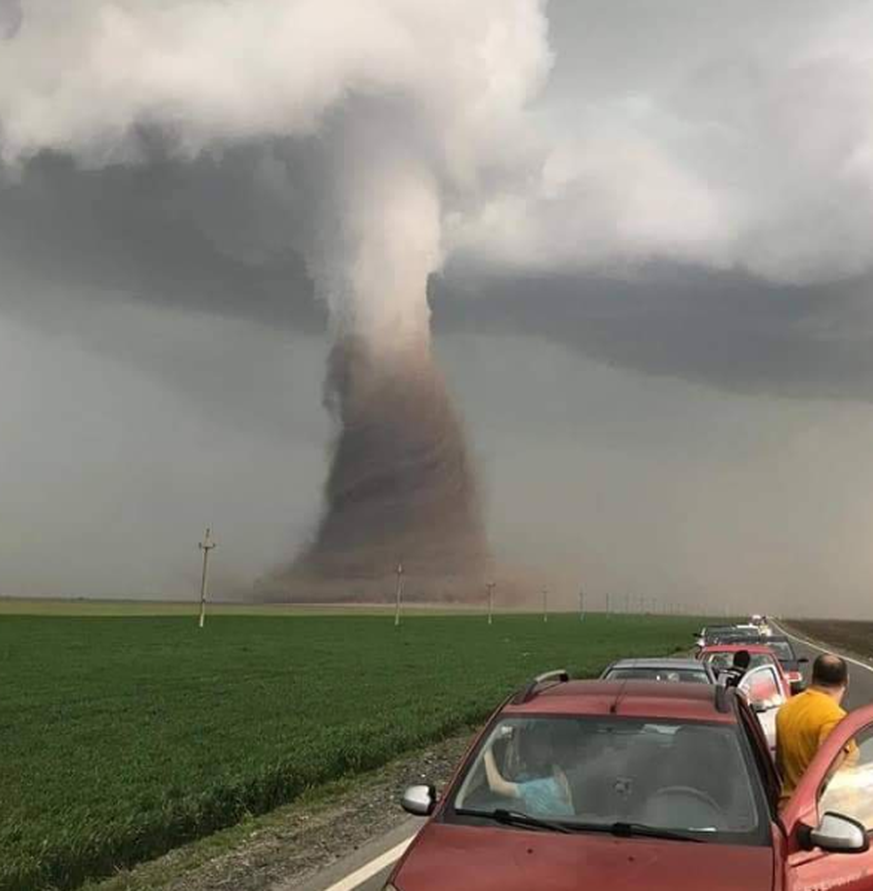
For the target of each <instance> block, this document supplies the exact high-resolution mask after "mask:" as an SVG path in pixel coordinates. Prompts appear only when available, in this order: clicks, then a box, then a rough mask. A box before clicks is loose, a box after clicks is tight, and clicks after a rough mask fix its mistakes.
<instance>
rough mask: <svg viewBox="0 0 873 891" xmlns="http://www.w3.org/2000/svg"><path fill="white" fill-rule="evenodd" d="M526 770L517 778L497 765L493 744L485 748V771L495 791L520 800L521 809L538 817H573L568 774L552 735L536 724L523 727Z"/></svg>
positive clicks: (521, 741) (522, 747) (521, 731)
mask: <svg viewBox="0 0 873 891" xmlns="http://www.w3.org/2000/svg"><path fill="white" fill-rule="evenodd" d="M520 743H521V752H522V760H523V763H524V770H523V771H522V773H520V774H519V777H518V779H516V780H515V781H511V780H507V779H506V778H505V777H504V776H503V775H502V774H501V773H500V770H499V768H498V767H497V761H496V759H495V758H494V751H493V744H494V741H493V740H492V742H491V744H490V745H489V746H488V749H487V750H486V751H485V754H484V760H485V773H486V775H487V778H488V786H489V788H490V789H491V791H492V792H495V793H496V794H497V795H502V796H504V797H505V798H514V799H516V800H517V801H519V802H521V805H520V810H523V811H524V812H525V813H527V814H530V815H531V816H537V817H570V816H572V815H573V814H574V813H575V811H574V809H573V802H572V798H571V794H570V784H569V782H568V781H567V775H566V774H565V773H564V771H563V769H562V768H561V766H560V765H559V764H558V763H557V761H556V760H555V753H554V750H553V747H552V745H551V741H550V739H549V737H548V736H547V735H545V734H543V733H541V732H538V731H537V729H535V728H533V727H526V728H520Z"/></svg>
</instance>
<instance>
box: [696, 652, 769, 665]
mask: <svg viewBox="0 0 873 891" xmlns="http://www.w3.org/2000/svg"><path fill="white" fill-rule="evenodd" d="M735 655H736V652H734V651H728V652H721V653H707V654H706V655H705V656H704V659H705V660H706V661H707V662H708V663H709V664H710V665H711V666H712V667H713V668H718V669H722V668H731V667H732V666H733V664H734V656H735ZM775 661H776V657H775V656H771V655H770V653H749V668H757V667H758V666H759V665H772V664H773V663H774V662H775Z"/></svg>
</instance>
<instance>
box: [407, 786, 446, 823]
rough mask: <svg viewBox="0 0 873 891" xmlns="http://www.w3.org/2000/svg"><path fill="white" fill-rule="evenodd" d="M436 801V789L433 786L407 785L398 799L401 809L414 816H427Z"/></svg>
mask: <svg viewBox="0 0 873 891" xmlns="http://www.w3.org/2000/svg"><path fill="white" fill-rule="evenodd" d="M436 802H437V796H436V789H435V788H434V787H433V786H407V788H406V791H405V792H404V793H403V797H402V798H401V799H400V805H401V807H402V808H403V810H405V811H406V812H407V813H408V814H414V815H415V816H416V817H429V816H430V815H431V814H432V813H433V809H434V808H435V807H436Z"/></svg>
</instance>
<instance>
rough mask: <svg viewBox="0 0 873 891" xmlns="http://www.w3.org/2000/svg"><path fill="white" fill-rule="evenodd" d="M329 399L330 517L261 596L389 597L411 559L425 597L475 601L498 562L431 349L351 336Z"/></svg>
mask: <svg viewBox="0 0 873 891" xmlns="http://www.w3.org/2000/svg"><path fill="white" fill-rule="evenodd" d="M325 400H326V404H327V405H328V407H329V410H330V412H331V415H332V417H333V418H334V419H335V422H336V424H337V433H336V439H335V441H334V444H333V449H332V456H331V463H330V471H329V474H328V478H327V481H326V483H325V487H324V501H325V512H324V515H323V517H322V519H321V521H320V523H319V524H318V528H317V531H316V533H315V536H314V539H313V540H312V542H311V543H310V544H308V546H307V547H306V548H305V550H304V551H303V553H302V554H301V555H300V557H299V558H298V559H297V560H296V561H295V562H294V563H293V565H292V566H290V567H289V568H288V569H287V570H286V571H284V572H281V573H278V574H277V575H276V576H275V577H273V578H272V579H270V580H268V581H265V582H264V583H262V584H261V585H260V586H259V593H260V594H261V595H262V596H265V597H268V598H269V599H281V598H282V597H283V595H286V594H287V593H291V594H293V595H294V596H295V599H319V598H322V599H329V600H335V599H338V598H342V599H362V600H368V599H373V598H378V597H384V596H386V594H388V593H390V587H386V585H385V579H386V576H390V575H391V574H393V571H394V568H395V567H396V566H398V565H402V566H403V571H404V573H406V574H408V575H410V576H412V577H413V578H414V579H415V588H414V591H415V596H417V597H422V596H426V597H427V599H433V598H434V597H439V598H445V599H456V598H459V597H463V596H465V595H466V596H469V594H470V590H469V585H470V584H471V583H472V582H473V580H475V579H480V578H481V577H482V575H483V573H484V570H485V569H486V568H487V565H488V548H487V543H486V538H485V532H484V524H483V519H482V511H481V504H480V498H479V484H478V481H477V478H476V473H475V469H474V467H473V464H472V462H471V460H470V457H469V455H468V451H467V446H466V442H465V437H464V431H463V427H462V424H461V420H460V418H459V417H458V415H457V412H456V411H455V409H454V407H453V406H452V403H451V400H450V398H449V395H448V392H447V390H446V385H445V382H444V381H443V379H442V377H441V375H440V374H439V372H438V371H437V369H436V367H435V366H434V364H433V362H432V360H431V358H430V356H429V355H428V354H427V353H420V352H417V351H407V352H401V353H399V354H397V355H395V356H393V357H392V360H391V362H390V363H387V362H385V361H384V360H383V359H381V358H379V357H377V356H375V355H374V353H373V351H372V349H371V348H370V347H369V346H368V345H367V343H366V342H365V341H363V340H361V339H354V338H349V339H347V340H344V341H341V342H339V343H337V344H335V345H334V347H333V349H332V351H331V355H330V362H329V371H328V377H327V381H326V383H325ZM464 585H466V586H467V588H466V589H464Z"/></svg>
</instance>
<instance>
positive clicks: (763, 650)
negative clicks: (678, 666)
mask: <svg viewBox="0 0 873 891" xmlns="http://www.w3.org/2000/svg"><path fill="white" fill-rule="evenodd" d="M740 650H745V651H746V652H747V653H748V654H749V668H750V669H752V668H757V667H758V666H759V665H772V666H773V668H774V670H775V671H776V675H777V677H778V679H779V689H780V691H781V693H782V695H783V696H784V697H785V699H788V698H789V697H790V696H791V681H790V680H789V679H788V676H787V675H786V674H785V670H784V669H783V668H782V663H781V662H780V661H779V659H778V658H777V656H776V654H775V653H774V652H773V650H772V649H771V648H770V647H768V646H767V645H766V644H726V643H725V644H710V645H709V646H706V647H703V649H702V650H700V652H699V653H698V654H697V658H698V659H699V660H700V661H701V662H707V663H708V664H709V665H710V666H711V667H712V668H713V670H714V671H716V672H719V671H722V670H723V669H725V668H730V667H731V665H733V661H734V656H735V655H736V654H737V653H738V652H740Z"/></svg>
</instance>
